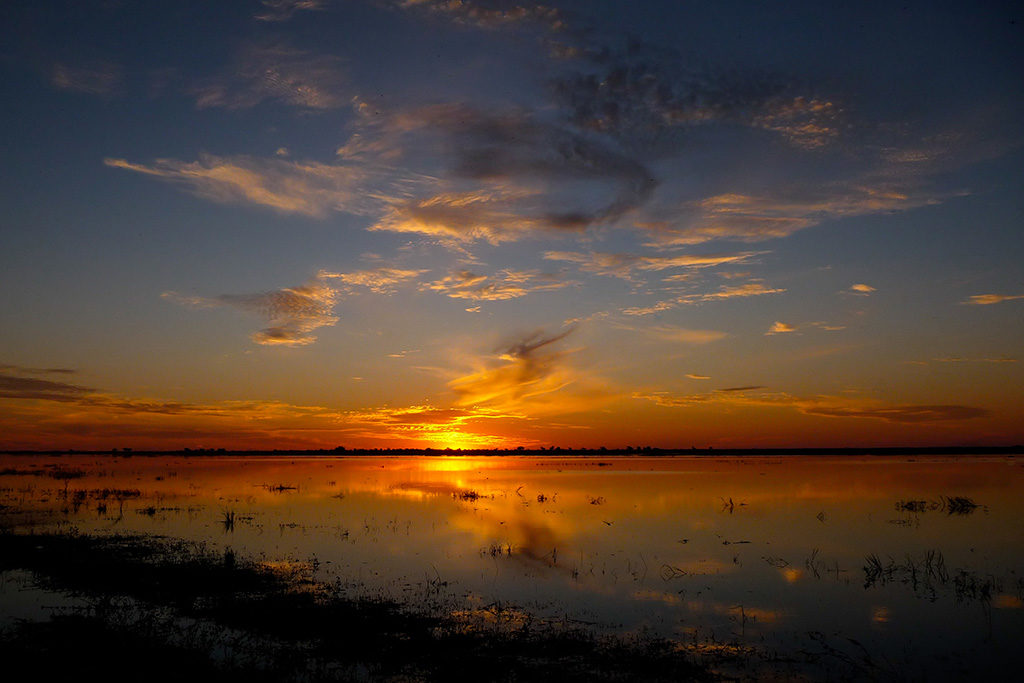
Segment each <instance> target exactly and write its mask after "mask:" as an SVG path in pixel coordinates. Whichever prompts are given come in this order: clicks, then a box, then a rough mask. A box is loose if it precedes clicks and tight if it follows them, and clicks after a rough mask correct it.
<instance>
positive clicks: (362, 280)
mask: <svg viewBox="0 0 1024 683" xmlns="http://www.w3.org/2000/svg"><path fill="white" fill-rule="evenodd" d="M426 272H427V271H426V270H416V269H413V270H408V269H405V270H403V269H401V268H390V267H386V266H382V267H380V268H372V269H370V270H358V271H354V272H351V273H332V272H328V271H320V273H319V275H318V277H319V278H320V279H336V280H339V281H340V282H343V283H345V284H347V285H356V286H359V287H366V288H367V289H369V290H370V291H372V292H375V293H377V294H387V293H389V292H392V291H394V289H395V287H396V286H397V285H399V284H403V283H405V282H408V281H409V280H411V279H413V278H415V277H418V276H419V275H422V274H423V273H426Z"/></svg>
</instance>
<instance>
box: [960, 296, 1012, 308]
mask: <svg viewBox="0 0 1024 683" xmlns="http://www.w3.org/2000/svg"><path fill="white" fill-rule="evenodd" d="M1017 299H1024V294H975V295H974V296H972V297H970V298H969V299H967V300H966V301H964V302H962V303H965V304H968V305H970V306H991V305H992V304H999V303H1002V302H1004V301H1015V300H1017Z"/></svg>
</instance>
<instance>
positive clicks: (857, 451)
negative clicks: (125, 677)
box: [0, 445, 1024, 457]
mask: <svg viewBox="0 0 1024 683" xmlns="http://www.w3.org/2000/svg"><path fill="white" fill-rule="evenodd" d="M0 453H3V454H5V455H117V456H122V457H130V456H136V455H138V456H156V455H176V456H226V455H234V456H239V455H245V456H260V455H298V456H317V455H321V456H333V455H378V456H380V455H435V456H438V455H477V456H481V455H483V456H516V455H558V456H564V455H584V456H604V455H608V456H613V455H614V456H622V455H626V456H642V457H664V456H673V455H715V456H725V455H728V456H753V455H762V456H792V455H820V456H829V455H879V456H886V455H1021V454H1024V445H1016V446H924V447H919V446H895V447H884V448H714V447H711V446H709V447H707V448H696V447H692V448H655V447H653V446H626V447H625V448H606V447H604V446H602V447H600V448H562V447H561V446H551V447H547V448H545V447H540V448H525V447H523V446H519V447H517V448H346V447H344V446H338V447H337V448H319V449H309V450H290V449H272V450H228V449H226V448H185V449H182V450H168V451H147V450H133V449H131V448H114V449H111V450H109V451H84V450H73V449H66V450H21V451H13V450H12V451H0Z"/></svg>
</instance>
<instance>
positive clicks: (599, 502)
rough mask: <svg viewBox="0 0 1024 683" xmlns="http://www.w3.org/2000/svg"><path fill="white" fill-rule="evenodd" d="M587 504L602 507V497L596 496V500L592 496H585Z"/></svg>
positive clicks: (603, 501)
mask: <svg viewBox="0 0 1024 683" xmlns="http://www.w3.org/2000/svg"><path fill="white" fill-rule="evenodd" d="M587 502H588V503H590V504H591V505H604V503H605V500H604V496H597V497H596V498H595V497H594V496H587Z"/></svg>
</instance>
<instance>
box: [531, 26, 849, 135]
mask: <svg viewBox="0 0 1024 683" xmlns="http://www.w3.org/2000/svg"><path fill="white" fill-rule="evenodd" d="M563 54H564V55H565V56H568V57H574V58H576V62H577V64H578V66H579V68H578V70H577V71H575V72H571V73H568V74H564V75H560V76H557V77H555V78H553V79H552V81H551V90H552V92H553V94H554V96H555V98H556V100H557V101H558V102H559V103H560V104H561V105H562V106H563V107H564V108H565V109H566V110H567V116H568V118H569V120H570V121H572V122H573V124H574V125H577V126H579V127H581V128H585V129H589V130H593V131H598V132H601V133H604V134H607V135H611V136H614V137H616V138H617V139H619V140H621V141H622V142H623V143H624V144H627V145H631V146H636V145H641V146H645V147H647V148H654V147H655V146H658V145H660V146H662V147H665V146H668V147H673V146H678V145H679V144H680V141H681V139H682V138H681V136H680V133H681V131H683V130H685V129H688V128H693V127H697V126H706V125H711V124H727V125H733V126H735V125H739V126H746V127H749V128H752V129H759V130H767V131H771V132H774V133H777V134H779V135H781V136H782V137H783V138H785V139H787V140H788V141H790V142H791V143H792V144H793V145H794V146H796V147H800V148H804V149H814V148H818V147H822V146H824V145H825V144H826V143H828V142H830V141H832V140H833V139H834V138H836V137H837V136H838V130H839V125H838V124H839V122H840V115H841V110H840V108H839V107H838V106H837V105H836V104H835V103H833V102H831V101H829V100H828V99H824V98H818V97H813V96H810V95H808V94H806V93H805V94H795V93H793V92H792V90H793V89H792V88H790V87H789V86H788V85H787V84H786V83H785V82H784V80H783V79H782V78H780V77H778V76H775V75H772V74H768V73H763V72H762V73H756V72H753V71H751V72H748V73H740V72H736V71H733V72H725V71H722V70H716V69H713V68H710V67H708V66H698V65H696V64H695V63H694V60H692V59H685V58H683V56H682V55H681V54H679V53H677V52H675V51H673V50H669V49H663V48H659V47H655V46H652V45H651V44H648V43H645V42H644V41H642V40H637V39H631V40H630V41H629V43H628V45H627V46H626V47H625V48H622V49H617V48H614V47H612V46H609V45H595V44H594V43H593V42H592V41H586V40H585V39H584V44H583V45H581V46H580V47H575V48H573V47H570V49H568V50H565V51H563Z"/></svg>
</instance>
